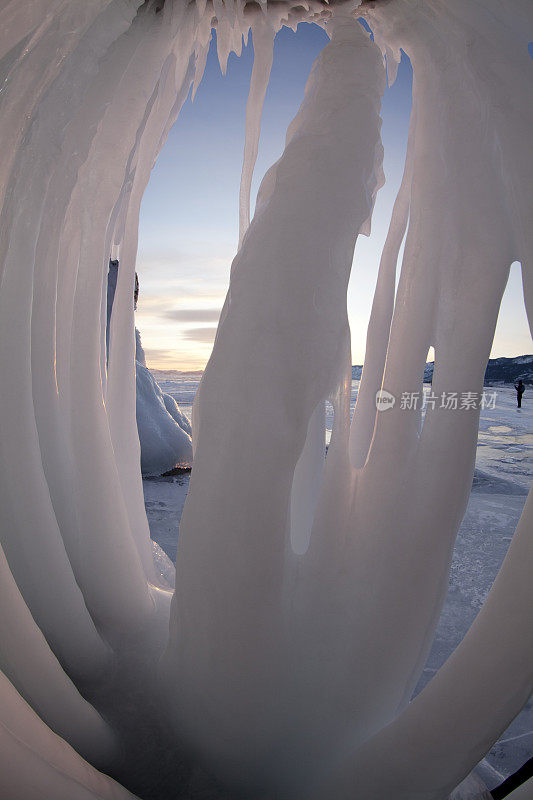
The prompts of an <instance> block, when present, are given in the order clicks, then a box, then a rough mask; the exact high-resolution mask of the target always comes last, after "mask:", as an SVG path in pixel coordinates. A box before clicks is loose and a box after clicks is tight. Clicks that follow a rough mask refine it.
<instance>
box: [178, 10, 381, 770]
mask: <svg viewBox="0 0 533 800" xmlns="http://www.w3.org/2000/svg"><path fill="white" fill-rule="evenodd" d="M331 28H332V32H333V38H332V42H331V43H330V44H329V45H328V46H327V47H326V48H325V49H324V51H323V52H322V53H321V55H320V56H319V58H318V59H317V61H316V63H315V65H314V67H313V71H312V74H311V76H310V79H309V82H308V85H307V88H306V93H305V99H304V102H303V104H302V106H301V108H300V111H299V113H298V114H297V116H296V117H295V119H294V121H293V122H292V124H291V126H290V128H289V131H288V134H287V143H286V148H285V152H284V154H283V156H282V157H281V159H280V160H279V161H278V162H277V164H275V165H274V166H273V167H272V168H271V170H269V172H268V173H267V175H266V176H265V178H264V180H263V183H262V185H261V189H260V193H259V197H258V203H257V208H256V214H255V217H254V219H253V221H252V224H251V226H250V228H249V229H248V232H247V233H246V235H245V237H244V241H243V245H242V247H241V250H240V251H239V253H238V254H237V256H236V258H235V260H234V262H233V266H232V273H231V283H230V288H229V292H228V296H227V300H226V305H225V309H224V311H223V313H222V318H221V322H220V325H219V329H218V333H217V339H216V342H215V347H214V351H213V355H212V357H211V359H210V362H209V364H208V367H207V369H206V372H205V374H204V378H203V380H202V384H201V387H200V390H199V393H198V397H197V400H196V403H195V409H194V416H195V423H194V424H195V426H197V447H196V451H195V466H194V472H193V476H192V480H191V487H190V493H189V497H188V499H187V502H186V506H185V510H184V514H183V518H182V522H181V527H180V544H179V548H178V559H177V582H176V586H177V592H176V596H175V598H174V606H173V614H172V622H171V644H170V646H169V649H168V651H167V654H166V657H165V662H164V675H165V681H166V684H167V686H168V688H169V693H171V694H172V695H174V696H175V697H177V701H176V705H175V719H176V721H177V726H178V728H179V729H180V730H181V729H183V730H184V731H186V732H187V736H188V737H190V739H191V740H192V741H195V742H196V744H197V746H198V747H199V749H200V750H201V751H202V752H203V753H204V754H205V755H207V756H208V757H209V758H210V759H212V760H214V761H215V762H216V764H217V766H218V767H219V768H220V769H221V770H225V771H227V772H228V773H233V772H234V767H233V765H234V764H235V769H238V772H239V773H240V774H241V777H242V776H243V775H248V776H249V780H250V782H251V783H253V782H254V780H257V779H259V775H260V773H261V772H263V771H265V773H266V772H268V771H270V770H273V772H276V771H277V770H284V769H285V765H281V764H280V763H279V762H278V763H277V765H276V766H274V764H272V763H270V759H271V758H272V759H274V760H275V761H277V755H278V754H279V750H280V748H282V747H283V745H282V740H283V733H282V731H283V728H284V725H285V716H286V714H288V713H289V712H288V708H290V704H291V699H290V696H289V695H288V693H287V692H288V688H289V684H290V683H291V680H290V676H288V675H287V673H286V670H287V669H288V664H287V660H286V659H287V649H288V641H287V635H288V633H289V631H288V628H287V614H290V603H291V601H290V597H291V593H292V591H293V590H292V586H291V583H290V582H288V574H287V571H286V570H287V567H286V560H287V557H288V554H289V553H290V552H292V551H291V545H290V531H289V528H288V525H287V522H288V514H289V504H290V497H291V485H292V482H293V475H294V471H295V467H296V463H297V461H298V459H299V457H300V454H301V452H302V450H303V448H304V444H305V440H306V436H307V431H308V426H309V421H310V419H311V417H312V415H313V412H314V411H315V409H316V408H317V407H318V406H319V404H321V403H322V404H323V401H324V400H325V399H326V398H327V397H328V395H329V394H330V393H331V392H333V391H335V389H336V386H337V383H338V380H339V374H341V373H342V372H343V369H344V359H345V358H346V356H347V351H346V342H347V339H348V336H349V333H348V325H347V317H346V300H345V298H346V287H347V283H348V278H349V274H350V267H351V261H352V255H353V248H354V243H355V237H356V235H357V232H358V230H359V227H360V226H361V225H362V224H363V222H364V221H365V220H366V219H367V217H368V215H369V211H370V198H371V196H372V192H373V189H374V187H375V184H376V171H375V159H376V155H377V154H378V155H379V153H380V150H379V146H378V145H379V126H380V119H379V116H378V114H379V104H380V96H381V93H382V91H383V88H384V80H385V77H384V68H383V62H382V58H381V54H380V52H379V50H378V48H377V47H376V46H375V45H374V44H373V43H372V41H371V40H370V38H369V36H368V35H367V34H366V33H365V31H364V29H363V28H362V27H361V26H360V24H359V23H358V22H356V21H355V20H353V19H351V18H350V17H349V16H346V17H343V16H342V15H339V19H338V22H337V21H334V22H333V23H332V25H331ZM243 414H244V417H245V419H246V424H245V425H244V426H243ZM221 420H224V423H223V424H220V421H221ZM319 457H320V458H322V459H323V449H322V454H321V455H320V456H319ZM287 704H288V705H287ZM200 709H201V710H200ZM259 720H260V723H259ZM267 754H270V756H269V755H267ZM236 759H237V761H236ZM237 763H238V767H237ZM234 777H235V776H234ZM262 778H263V779H265V780H266V774H265V775H263V776H262Z"/></svg>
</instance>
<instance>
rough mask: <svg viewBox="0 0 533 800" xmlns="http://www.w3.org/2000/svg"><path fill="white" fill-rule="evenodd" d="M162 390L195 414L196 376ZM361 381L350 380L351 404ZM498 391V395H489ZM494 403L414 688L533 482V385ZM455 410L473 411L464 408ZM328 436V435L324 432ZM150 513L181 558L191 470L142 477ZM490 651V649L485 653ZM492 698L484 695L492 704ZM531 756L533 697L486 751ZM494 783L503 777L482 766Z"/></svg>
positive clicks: (504, 770)
mask: <svg viewBox="0 0 533 800" xmlns="http://www.w3.org/2000/svg"><path fill="white" fill-rule="evenodd" d="M157 380H158V383H159V384H160V386H161V388H162V390H163V391H164V392H167V393H168V394H171V395H172V396H173V397H174V398H175V400H176V402H177V403H178V405H179V406H180V408H181V410H182V411H183V412H184V413H185V414H187V416H189V417H190V413H191V406H192V402H193V399H194V395H195V393H196V390H197V388H198V383H199V380H200V378H199V376H183V377H177V378H162V376H161V375H158V376H157ZM357 387H358V381H353V382H352V410H353V406H354V404H355V399H356V396H357ZM493 393H496V396H495V398H492V395H493ZM486 395H487V399H490V406H492V400H493V399H494V407H487V408H484V409H483V410H482V411H481V417H480V425H479V437H478V447H477V456H476V472H475V475H474V481H473V485H472V492H471V495H470V501H469V504H468V508H467V511H466V514H465V517H464V520H463V523H462V525H461V528H460V531H459V535H458V537H457V542H456V546H455V550H454V556H453V562H452V568H451V575H450V586H449V591H448V596H447V599H446V604H445V607H444V610H443V613H442V616H441V619H440V622H439V626H438V628H437V632H436V636H435V641H434V644H433V648H432V650H431V653H430V655H429V658H428V661H427V664H426V667H425V669H424V673H423V675H422V677H421V679H420V682H419V685H418V687H417V691H420V689H422V687H423V686H424V685H425V684H426V683H427V682H428V681H429V680H430V679H431V677H432V676H433V675H434V673H435V672H436V670H437V669H439V667H440V666H441V665H442V664H443V663H444V661H445V660H446V659H447V657H448V656H449V655H450V653H451V652H452V650H453V649H454V648H455V647H456V646H457V644H458V643H459V642H460V641H461V639H462V638H463V637H464V635H465V633H466V631H467V630H468V628H469V626H470V625H471V623H472V621H473V620H474V618H475V616H476V614H477V613H478V611H479V609H480V608H481V605H482V604H483V601H484V599H485V597H486V596H487V593H488V591H489V589H490V587H491V585H492V582H493V580H494V578H495V576H496V574H497V572H498V569H499V567H500V565H501V563H502V561H503V558H504V557H505V553H506V552H507V548H508V546H509V542H510V541H511V537H512V535H513V532H514V530H515V527H516V524H517V522H518V519H519V517H520V514H521V512H522V508H523V506H524V503H525V500H526V495H527V492H528V490H529V487H530V486H531V483H532V476H533V466H532V459H531V455H532V452H533V433H532V431H533V389H532V388H529V387H528V388H527V389H526V393H525V395H524V400H523V408H522V409H520V410H518V409H517V408H516V392H515V391H514V388H513V387H512V386H507V385H506V386H491V387H487V388H486ZM457 413H469V412H468V411H464V410H463V411H460V410H458V411H457ZM332 423H333V413H332V409H331V407H329V408H328V414H327V422H326V425H327V428H328V429H329V430H328V434H329V433H330V432H331V426H332ZM327 438H328V437H327ZM143 485H144V497H145V504H146V513H147V516H148V522H149V525H150V532H151V536H152V538H153V539H154V540H155V541H156V542H157V543H158V544H159V545H160V546H161V547H162V549H163V550H164V551H165V552H166V553H167V555H168V556H169V557H170V558H171V559H172V561H175V560H176V549H177V541H178V527H179V521H180V517H181V512H182V509H183V504H184V502H185V498H186V496H187V491H188V487H189V473H188V472H182V473H179V474H175V475H170V476H166V477H161V478H148V479H145V480H144V481H143ZM487 657H488V658H490V654H487ZM491 702H494V699H493V698H490V697H487V703H491ZM532 755H533V701H532V700H530V701H529V703H528V705H527V706H526V707H525V708H524V710H523V711H522V713H521V714H520V715H519V716H518V717H517V718H516V719H515V721H514V722H513V723H512V725H511V726H510V727H509V728H508V729H507V730H506V731H505V732H504V733H503V734H502V736H501V738H500V740H499V742H498V743H497V744H496V745H495V746H494V747H493V748H492V750H491V751H490V753H489V756H488V759H487V760H488V762H489V764H490V765H491V766H492V767H493V768H494V769H495V770H497V772H498V773H500V775H503V776H507V775H509V774H511V773H512V772H514V771H515V770H516V769H517V768H518V767H519V766H521V765H522V764H523V763H524V762H525V761H527V759H528V758H531V756H532ZM484 777H485V780H486V783H487V785H488V786H489V788H492V787H493V786H495V785H497V784H498V783H499V780H500V779H499V777H498V775H496V774H494V773H493V774H492V775H491V773H490V769H489V767H487V769H486V772H485V775H484Z"/></svg>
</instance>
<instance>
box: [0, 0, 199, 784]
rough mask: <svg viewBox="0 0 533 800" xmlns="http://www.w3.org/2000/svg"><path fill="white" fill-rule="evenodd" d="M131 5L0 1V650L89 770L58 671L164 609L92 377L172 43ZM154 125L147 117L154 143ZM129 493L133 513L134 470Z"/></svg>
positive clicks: (71, 669)
mask: <svg viewBox="0 0 533 800" xmlns="http://www.w3.org/2000/svg"><path fill="white" fill-rule="evenodd" d="M15 5H18V7H19V8H20V9H21V11H20V13H19V11H18V10H16V9H15V8H14V6H15ZM139 5H140V2H137V0H89V1H88V2H58V3H47V4H41V5H40V12H39V13H38V12H37V10H36V9H37V7H38V4H22V3H20V4H7V7H6V4H3V6H2V10H1V13H2V18H3V21H6V18H5V17H4V14H7V12H8V10H11V11H12V12H13V16H11V17H9V16H8V18H7V29H8V30H11V32H12V33H13V37H14V38H13V40H12V44H13V49H12V50H11V51H9V53H7V55H6V58H5V59H4V60H3V61H2V67H3V68H5V69H6V74H5V75H3V86H2V93H1V97H0V107H1V114H0V126H1V129H2V135H3V136H5V137H6V140H9V141H10V143H11V146H10V148H6V149H4V150H3V151H2V154H1V155H0V177H1V178H2V185H1V189H0V192H1V198H2V200H5V202H4V204H3V206H2V211H1V216H0V231H1V245H0V279H1V287H0V336H1V342H0V371H1V374H2V380H1V381H0V438H1V448H0V500H1V505H2V519H1V525H0V529H1V530H0V533H1V536H0V538H1V540H2V543H3V551H4V552H5V555H6V559H7V562H4V561H2V597H3V600H4V605H5V606H6V609H5V612H6V621H5V623H4V624H3V636H2V646H1V651H0V658H1V664H2V668H3V669H4V670H5V671H6V673H7V674H8V675H9V677H10V678H11V679H12V681H13V684H14V685H15V686H16V689H17V690H18V691H19V692H20V693H21V694H22V695H23V696H24V697H25V698H26V699H27V700H28V702H29V703H31V705H32V706H33V708H34V709H35V710H36V711H37V712H38V713H39V714H40V715H42V718H43V719H44V720H45V721H46V722H47V723H48V724H49V725H50V726H51V727H52V728H53V729H54V730H55V731H57V732H58V733H60V734H61V735H62V736H64V737H65V738H66V739H68V740H69V741H70V742H71V743H72V744H73V745H74V746H75V747H77V748H78V749H79V750H80V752H82V753H83V755H86V756H88V757H90V758H91V759H92V760H94V761H95V762H97V763H104V761H105V760H107V761H109V760H110V759H111V757H112V756H113V755H114V753H113V752H111V751H112V750H113V747H114V741H113V737H112V736H111V735H110V732H109V730H108V728H107V726H106V724H105V723H104V722H103V720H102V719H101V718H100V716H99V715H98V714H97V713H96V712H95V711H94V709H92V708H91V707H90V706H89V704H88V703H87V702H86V701H85V700H84V699H83V698H82V697H81V696H80V695H79V694H78V693H77V691H76V689H75V688H74V685H73V684H72V683H71V681H70V680H69V678H68V677H67V675H66V674H65V673H63V672H62V669H61V667H63V668H65V669H66V670H67V671H68V674H69V675H70V676H71V678H72V679H74V680H76V681H77V680H80V679H81V680H82V681H85V680H87V679H90V680H101V679H107V678H108V677H109V672H110V669H111V658H110V655H111V653H110V648H109V645H108V643H107V642H106V641H104V637H103V635H102V634H104V635H105V637H106V638H109V639H112V640H113V643H114V644H115V645H117V643H119V642H121V641H122V638H123V637H124V636H127V635H128V634H132V633H134V634H135V635H136V637H137V641H138V642H139V646H143V642H144V639H139V633H140V631H142V630H143V628H144V627H145V625H146V622H147V621H149V620H150V619H151V618H153V611H154V606H155V605H156V603H155V602H154V599H153V596H154V595H155V596H156V597H157V605H158V606H159V607H160V609H161V611H162V616H163V617H164V616H165V607H166V613H168V602H169V595H168V593H167V594H165V593H164V592H155V591H152V590H151V587H150V585H149V583H148V578H149V577H150V576H151V574H150V571H149V570H150V567H151V563H152V562H151V555H150V544H149V538H148V529H147V526H146V520H144V522H145V531H146V535H145V539H144V540H142V539H141V538H140V537H139V536H138V537H137V539H136V538H135V531H133V530H132V527H131V525H130V524H129V518H128V514H127V508H126V505H125V498H124V496H123V493H122V491H121V485H120V479H119V476H118V474H117V465H116V462H115V461H114V452H113V446H112V442H111V438H110V435H109V421H108V417H107V412H106V408H105V405H104V402H103V391H102V382H101V374H100V363H101V362H100V345H101V341H102V337H103V335H105V325H104V326H102V324H101V323H102V320H101V318H100V305H101V300H102V288H103V276H104V274H105V273H104V269H105V265H106V264H107V257H106V258H105V259H104V258H100V256H99V253H100V248H101V249H102V250H103V251H105V250H106V233H107V230H108V227H109V217H110V216H111V212H112V210H113V207H114V204H115V203H116V201H117V196H118V195H119V194H120V190H121V186H122V183H123V181H124V165H125V163H126V162H127V159H128V154H129V153H131V152H132V151H133V150H134V145H135V142H136V138H137V137H138V135H141V134H142V130H143V127H142V123H143V119H144V116H145V112H146V106H147V99H149V98H150V96H151V94H152V93H153V90H154V86H155V85H157V84H158V81H159V77H160V75H161V70H162V65H163V63H164V61H165V59H166V57H167V55H168V50H170V49H171V47H172V43H173V37H172V30H171V28H169V26H168V25H167V23H168V17H167V18H162V17H156V15H155V11H154V9H153V8H151V7H150V5H146V6H145V7H144V8H143V11H142V13H140V14H139V15H137V9H138V7H139ZM30 6H31V8H30ZM45 6H46V7H45ZM9 7H11V8H10V9H9ZM15 11H16V13H15ZM34 12H35V13H34ZM169 15H170V14H169ZM163 17H164V15H163ZM9 20H11V23H12V27H10V23H9ZM175 22H176V24H178V22H179V20H175ZM2 30H4V28H3V29H2ZM191 30H192V24H191V25H190V26H189V29H188V33H189V46H190V48H192V41H191V40H192V34H191ZM185 32H187V31H185ZM160 45H164V47H163V50H161V47H160ZM182 45H183V42H182ZM165 47H166V48H167V50H165V49H164V48H165ZM148 55H149V56H150V57H151V67H150V69H148V62H149V59H148ZM184 58H186V56H185V55H184ZM187 59H188V55H187ZM143 67H144V71H143ZM139 75H142V78H143V81H144V83H143V81H139V80H138V78H139ZM178 77H179V76H178ZM124 84H126V85H128V84H129V85H130V87H131V96H133V101H132V102H130V104H129V105H128V108H127V114H126V119H127V124H126V125H125V126H124V128H123V129H122V130H121V132H120V135H118V134H117V135H116V139H115V140H113V137H112V135H111V133H110V129H111V128H113V121H112V119H111V117H112V112H111V111H110V106H113V104H114V101H115V99H116V97H117V96H120V95H124V94H125V92H124ZM130 99H131V97H130ZM164 111H165V109H162V113H164ZM167 121H168V116H167V118H165V119H163V120H161V119H160V120H159V129H158V130H157V136H156V138H157V141H159V140H160V138H161V136H162V133H163V131H164V130H165V126H166V124H167ZM113 130H114V129H113ZM139 132H140V133H139ZM152 135H155V134H153V132H152ZM116 141H120V144H121V146H122V151H120V150H119V149H118V148H117V147H115V146H114V145H115V144H116ZM109 153H113V157H112V158H111V159H110V162H112V163H113V168H112V169H108V168H107V167H106V166H103V167H102V168H101V170H100V172H99V171H98V170H97V169H95V168H94V165H95V163H99V160H100V161H102V162H103V163H104V164H107V163H108V162H109ZM102 172H103V173H104V176H105V178H104V179H103V180H100V181H99V177H100V176H101V174H102ZM87 204H89V205H90V210H89V206H88V205H87ZM106 209H109V211H108V214H107V218H106ZM93 245H94V246H93ZM91 321H92V322H94V325H93V326H92V327H91V324H90V322H91ZM79 376H81V377H80V379H79V380H78V377H79ZM88 384H89V386H88V390H87V391H86V392H84V386H85V387H87V385H88ZM133 403H134V399H133ZM134 435H135V434H134ZM91 458H92V459H93V460H91ZM137 471H138V466H137ZM137 489H138V491H139V494H140V501H139V507H140V508H141V509H142V493H141V492H140V478H139V480H138V483H137ZM143 514H144V511H143ZM139 530H141V532H142V528H141V526H138V531H139ZM138 531H137V532H138ZM143 552H144V554H145V555H144V558H145V562H144V564H143V562H142V559H143ZM146 554H147V555H146ZM15 582H16V585H15ZM39 629H40V630H39ZM163 635H164V634H163ZM152 638H153V637H152ZM50 648H51V649H50ZM52 651H53V652H52ZM54 654H55V655H54ZM56 657H57V659H59V661H58V660H56ZM60 665H61V666H60ZM44 729H45V726H44V725H43V726H42V730H44ZM51 752H52V751H51ZM52 754H53V753H52ZM6 774H9V775H11V774H12V773H11V772H9V773H6ZM26 796H30V795H29V793H28V794H27V795H26ZM72 796H74V795H72Z"/></svg>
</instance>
